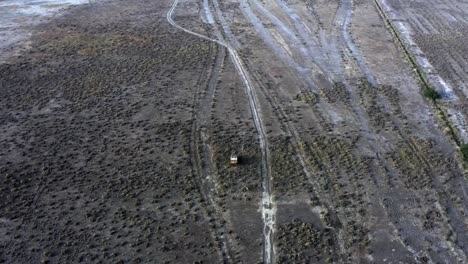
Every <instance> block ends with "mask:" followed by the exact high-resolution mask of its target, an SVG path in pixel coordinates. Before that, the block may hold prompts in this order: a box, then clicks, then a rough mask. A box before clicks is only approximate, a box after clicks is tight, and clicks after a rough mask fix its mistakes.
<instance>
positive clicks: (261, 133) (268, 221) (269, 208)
mask: <svg viewBox="0 0 468 264" xmlns="http://www.w3.org/2000/svg"><path fill="white" fill-rule="evenodd" d="M178 3H179V0H175V1H174V2H173V4H172V6H171V8H170V9H169V11H168V12H167V15H166V18H167V21H168V22H169V23H170V24H171V25H172V26H174V27H176V28H178V29H180V30H182V31H184V32H186V33H188V34H192V35H194V36H197V37H200V38H202V39H205V40H208V41H212V42H215V43H217V44H219V45H221V46H223V47H225V48H226V49H227V50H228V51H229V55H230V57H231V59H232V61H233V63H234V65H235V67H236V70H237V72H238V73H239V75H240V77H241V79H242V81H243V83H244V87H245V90H246V93H247V96H248V99H249V106H250V110H251V113H252V117H253V120H254V124H255V128H256V130H257V133H258V137H259V143H260V148H261V154H262V155H261V156H262V160H261V177H262V182H263V188H262V190H263V191H262V205H261V210H262V220H263V263H265V264H270V263H273V259H274V256H273V230H274V222H275V215H274V212H275V206H274V204H273V201H272V197H271V173H270V158H269V150H268V141H267V138H266V134H265V129H264V125H263V121H262V119H261V115H260V113H259V108H258V105H259V104H258V102H257V97H256V95H255V93H254V92H253V85H252V81H251V80H250V78H249V76H248V74H247V71H246V69H245V67H244V65H243V64H242V61H241V59H240V56H239V54H238V52H237V51H236V50H235V49H234V48H233V47H231V46H230V45H229V44H228V43H226V42H224V41H222V40H217V39H212V38H210V37H207V36H204V35H202V34H199V33H196V32H193V31H191V30H189V29H186V28H184V27H182V26H180V25H178V24H177V23H176V22H175V21H174V20H173V19H172V16H173V13H174V10H175V9H176V7H177V5H178Z"/></svg>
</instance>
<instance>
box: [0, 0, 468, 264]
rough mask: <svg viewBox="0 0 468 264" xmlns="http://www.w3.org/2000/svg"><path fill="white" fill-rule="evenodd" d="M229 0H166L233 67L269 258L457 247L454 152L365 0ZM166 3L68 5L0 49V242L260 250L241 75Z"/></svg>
mask: <svg viewBox="0 0 468 264" xmlns="http://www.w3.org/2000/svg"><path fill="white" fill-rule="evenodd" d="M205 2H206V3H205ZM240 2H241V4H239V1H234V0H232V1H229V0H228V1H222V2H221V1H220V2H219V3H218V1H215V0H210V1H195V0H186V1H182V2H180V4H179V6H178V8H177V9H176V12H175V13H174V20H175V21H176V22H177V23H179V24H180V25H182V26H184V27H186V28H189V29H191V30H194V31H196V32H199V33H201V34H205V35H208V36H211V37H215V36H219V34H218V35H217V34H216V32H215V29H218V30H220V31H222V32H223V34H221V36H223V37H224V38H225V40H226V41H227V42H229V43H231V44H233V46H234V47H236V48H237V49H238V50H239V52H240V54H241V56H242V59H243V63H244V64H245V67H246V68H247V70H248V72H249V75H250V77H251V78H252V81H253V85H254V89H255V92H256V95H257V97H258V100H259V103H260V109H259V110H260V113H261V116H262V119H263V122H264V124H265V126H266V128H267V131H266V132H267V133H268V135H267V137H268V142H269V153H270V162H271V177H272V182H271V183H272V192H273V196H274V197H273V200H274V206H275V212H276V221H275V231H274V239H273V241H274V249H275V250H274V258H275V261H276V262H277V263H384V262H387V263H466V261H467V259H466V254H467V253H468V249H467V248H466V247H467V245H468V232H467V230H468V229H467V217H466V216H465V212H466V210H467V209H468V208H467V207H468V202H467V197H466V189H467V183H466V179H465V175H464V174H463V170H462V169H461V163H460V157H459V156H458V155H457V152H456V149H455V147H454V145H453V143H452V142H450V141H449V139H448V137H447V136H446V135H444V133H443V128H442V127H441V126H440V125H439V123H438V121H437V116H436V115H435V114H434V113H435V112H434V111H433V110H434V109H433V106H432V104H431V103H430V102H429V101H426V100H425V99H424V98H423V97H422V96H421V94H420V92H419V86H418V83H417V81H416V80H415V78H414V76H413V75H412V72H411V68H410V65H409V64H407V62H405V58H404V57H403V56H402V53H401V51H400V50H399V49H398V46H397V44H396V43H395V42H394V40H393V39H392V35H391V34H390V33H389V32H388V30H387V29H386V28H385V24H384V22H383V20H382V19H381V17H380V16H379V13H378V12H377V10H376V8H375V6H374V5H373V1H367V0H359V1H336V0H335V1H324V0H318V1H299V0H297V1H287V3H286V1H280V0H275V1H264V2H261V1H255V0H251V1H240ZM282 3H283V4H285V5H283V4H282ZM171 4H172V3H171V1H167V0H164V1H154V2H149V1H144V0H136V1H132V2H122V1H113V0H112V1H103V2H98V3H96V4H94V5H85V6H81V7H76V8H73V9H72V10H70V11H68V12H67V14H65V15H64V16H61V17H57V18H54V19H53V20H50V21H49V22H47V23H45V24H42V25H40V26H38V27H37V28H36V29H35V32H34V34H33V37H32V44H31V48H30V49H27V50H24V51H22V52H21V53H18V54H17V55H16V56H14V57H11V58H10V59H9V60H8V61H7V62H6V63H4V64H1V65H0V209H1V215H0V262H4V263H40V262H43V263H77V262H81V263H109V262H111V263H140V262H141V263H145V262H146V263H222V262H227V263H259V262H260V263H261V262H262V261H263V259H262V243H263V241H262V232H263V230H262V228H263V223H262V218H261V211H260V203H261V198H262V197H261V195H262V179H261V173H260V168H261V165H260V163H259V162H260V160H261V153H260V146H259V143H258V135H257V133H256V130H255V127H254V122H253V120H252V117H251V112H250V109H249V102H248V98H247V96H246V94H245V90H244V87H243V85H244V84H243V82H242V81H241V80H240V79H239V76H238V74H237V73H236V69H235V67H234V64H233V63H232V61H231V60H230V57H229V54H228V51H227V50H225V49H224V48H222V47H220V46H217V45H216V44H213V43H211V42H208V41H205V40H202V39H200V38H197V37H194V36H191V35H189V34H186V33H183V32H181V31H179V30H177V29H175V28H173V27H171V25H170V24H169V23H168V22H167V21H166V12H167V10H169V8H170V6H171ZM245 5H247V6H245ZM206 8H208V10H211V12H212V13H213V14H214V15H213V20H214V22H215V24H209V23H205V22H206V21H207V19H206V15H205V13H206ZM351 9H352V11H353V13H352V14H353V15H352V18H350V17H348V19H347V20H346V19H345V18H346V16H347V14H349V13H348V11H349V10H351ZM329 14H334V16H331V15H329ZM301 21H302V22H303V24H304V25H306V26H307V28H308V29H309V30H310V31H311V33H307V32H306V31H304V30H305V29H306V28H305V27H304V28H302V26H300V23H302V22H301ZM340 21H347V22H343V23H344V25H341V24H340ZM346 23H348V24H346ZM340 26H342V27H343V28H344V30H345V31H346V32H348V33H350V35H349V36H351V37H349V36H348V35H346V34H343V32H342V30H343V28H341V27H340ZM262 32H263V33H262ZM293 35H296V37H293ZM288 36H289V38H288ZM317 36H318V37H317ZM347 37H349V38H350V39H351V38H352V39H351V40H352V41H353V42H354V44H352V43H349V42H347V41H349V40H350V39H347ZM315 41H317V42H315ZM304 43H305V44H304ZM354 45H355V46H354ZM312 48H316V49H317V50H319V51H320V52H314V51H313V49H312ZM304 50H309V51H310V52H309V51H308V53H307V54H308V56H311V57H310V58H305V57H304V56H303V55H304V54H303V53H301V52H303V51H304ZM337 55H338V56H337ZM314 56H317V57H314ZM272 62H274V63H272ZM383 62H384V63H383ZM364 64H365V66H363V65H364ZM308 67H309V68H310V69H311V70H310V72H306V73H305V72H304V71H303V69H305V68H306V69H307V68H308ZM306 74H307V75H310V76H309V77H306V76H305V75H306ZM308 78H309V79H308ZM374 80H375V81H376V83H375V84H374V83H373V82H374ZM232 152H236V153H238V154H239V155H240V158H241V164H240V165H239V166H237V167H231V166H229V164H228V161H229V160H228V159H229V156H230V154H231V153H232Z"/></svg>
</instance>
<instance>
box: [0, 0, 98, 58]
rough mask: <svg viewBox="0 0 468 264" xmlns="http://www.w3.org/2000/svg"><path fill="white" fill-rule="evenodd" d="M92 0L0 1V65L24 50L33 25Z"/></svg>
mask: <svg viewBox="0 0 468 264" xmlns="http://www.w3.org/2000/svg"><path fill="white" fill-rule="evenodd" d="M91 1H94V0H3V1H2V0H0V63H3V62H5V60H6V58H8V57H9V56H11V55H13V54H15V53H16V52H18V50H21V48H23V49H24V48H26V46H25V45H24V43H23V42H24V41H25V40H26V39H28V37H30V35H31V30H32V27H33V26H34V25H37V24H39V23H41V22H43V21H44V18H47V17H50V16H52V15H57V14H59V13H60V11H63V10H65V9H66V8H67V7H71V6H74V5H80V4H87V3H90V2H91Z"/></svg>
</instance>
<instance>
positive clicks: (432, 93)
mask: <svg viewBox="0 0 468 264" xmlns="http://www.w3.org/2000/svg"><path fill="white" fill-rule="evenodd" d="M424 96H425V97H427V98H429V99H431V100H432V101H435V100H437V99H440V98H441V96H440V94H439V92H437V91H436V90H435V89H434V88H427V89H425V90H424Z"/></svg>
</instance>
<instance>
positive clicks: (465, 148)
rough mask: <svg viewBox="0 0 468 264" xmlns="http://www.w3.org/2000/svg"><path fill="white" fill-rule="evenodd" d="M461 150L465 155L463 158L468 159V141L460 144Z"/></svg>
mask: <svg viewBox="0 0 468 264" xmlns="http://www.w3.org/2000/svg"><path fill="white" fill-rule="evenodd" d="M460 152H461V154H462V156H463V159H464V160H465V161H468V143H463V144H462V145H461V146H460Z"/></svg>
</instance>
